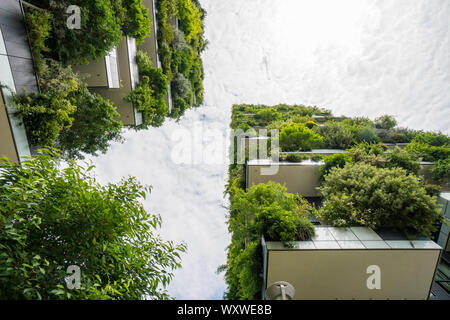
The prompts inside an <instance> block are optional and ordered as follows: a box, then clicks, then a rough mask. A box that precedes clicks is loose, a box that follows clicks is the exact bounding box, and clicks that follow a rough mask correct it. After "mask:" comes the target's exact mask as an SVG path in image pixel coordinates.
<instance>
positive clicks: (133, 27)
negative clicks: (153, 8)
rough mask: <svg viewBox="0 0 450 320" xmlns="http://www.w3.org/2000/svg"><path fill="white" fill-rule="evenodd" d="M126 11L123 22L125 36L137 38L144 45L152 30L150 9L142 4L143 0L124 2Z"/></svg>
mask: <svg viewBox="0 0 450 320" xmlns="http://www.w3.org/2000/svg"><path fill="white" fill-rule="evenodd" d="M122 3H123V8H124V9H125V10H126V12H125V15H124V20H123V22H122V30H123V32H124V34H126V35H128V36H131V37H133V38H136V41H137V42H138V43H142V42H143V41H144V39H145V38H147V37H148V35H149V34H150V30H151V24H152V23H151V20H150V16H149V12H148V9H147V8H146V7H145V6H144V5H143V4H142V0H122Z"/></svg>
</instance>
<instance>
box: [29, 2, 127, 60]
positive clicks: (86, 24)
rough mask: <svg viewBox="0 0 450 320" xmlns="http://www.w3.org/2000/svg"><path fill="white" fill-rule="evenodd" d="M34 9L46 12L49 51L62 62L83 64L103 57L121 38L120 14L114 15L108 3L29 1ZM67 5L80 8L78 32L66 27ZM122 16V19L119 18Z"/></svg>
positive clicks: (113, 8) (113, 7)
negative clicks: (49, 29) (49, 27)
mask: <svg viewBox="0 0 450 320" xmlns="http://www.w3.org/2000/svg"><path fill="white" fill-rule="evenodd" d="M32 2H34V4H36V5H37V6H39V7H41V8H43V9H48V10H49V11H50V12H51V13H52V15H53V17H54V19H53V21H52V22H53V26H54V28H53V33H52V38H51V39H50V41H49V43H50V44H49V45H50V48H51V50H52V52H54V53H56V55H57V56H58V57H59V59H60V60H61V61H62V62H63V63H65V64H69V63H87V61H88V59H90V58H91V59H94V60H97V59H99V58H102V57H104V56H106V55H107V54H108V53H109V52H110V51H111V49H112V48H114V47H116V46H117V45H118V44H119V42H120V40H121V38H122V35H123V34H122V30H121V24H122V21H120V18H121V15H120V14H119V15H116V11H115V8H117V6H113V5H112V4H111V1H110V0H54V1H49V0H32ZM70 5H77V6H79V7H80V9H81V29H69V28H67V25H66V23H67V19H68V18H69V16H70V15H69V14H67V13H65V11H66V9H67V8H68V7H69V6H70ZM122 17H123V16H122Z"/></svg>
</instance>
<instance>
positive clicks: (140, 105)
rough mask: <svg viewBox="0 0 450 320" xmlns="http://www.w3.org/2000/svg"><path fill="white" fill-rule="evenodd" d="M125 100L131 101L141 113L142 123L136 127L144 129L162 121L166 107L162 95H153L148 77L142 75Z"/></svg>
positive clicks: (158, 124)
mask: <svg viewBox="0 0 450 320" xmlns="http://www.w3.org/2000/svg"><path fill="white" fill-rule="evenodd" d="M125 100H127V101H129V102H131V103H133V104H134V106H135V107H136V109H137V110H138V111H139V112H141V113H142V120H143V124H142V125H141V126H138V127H137V129H145V128H147V127H148V126H152V127H159V126H161V125H162V124H163V123H164V119H165V116H166V115H167V112H168V109H167V106H166V103H165V101H164V98H163V97H161V96H154V94H153V90H152V88H151V83H150V79H149V77H147V76H143V77H142V79H141V81H140V83H139V85H138V86H137V87H136V88H135V89H134V90H133V91H131V92H130V93H129V94H128V95H127V96H126V97H125Z"/></svg>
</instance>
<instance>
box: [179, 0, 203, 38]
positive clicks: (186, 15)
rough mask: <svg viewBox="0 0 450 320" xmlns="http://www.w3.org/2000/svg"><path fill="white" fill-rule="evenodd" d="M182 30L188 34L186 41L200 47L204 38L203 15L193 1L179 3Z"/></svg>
mask: <svg viewBox="0 0 450 320" xmlns="http://www.w3.org/2000/svg"><path fill="white" fill-rule="evenodd" d="M178 18H179V19H180V28H181V30H183V31H184V33H185V34H186V41H187V42H191V41H193V42H194V43H197V45H199V43H200V41H201V39H202V36H203V13H202V10H201V8H200V7H199V6H197V5H196V4H195V3H194V2H193V1H192V0H179V1H178Z"/></svg>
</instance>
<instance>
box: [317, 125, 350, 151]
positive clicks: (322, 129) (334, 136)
mask: <svg viewBox="0 0 450 320" xmlns="http://www.w3.org/2000/svg"><path fill="white" fill-rule="evenodd" d="M314 131H315V132H316V133H318V134H319V135H321V136H322V137H323V138H324V145H325V147H326V148H330V149H347V148H349V147H350V146H351V145H352V143H353V134H352V132H351V131H350V130H349V129H348V128H346V127H345V126H343V125H342V124H340V123H338V122H335V121H328V122H326V123H325V124H324V125H323V126H317V127H315V130H314Z"/></svg>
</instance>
